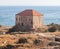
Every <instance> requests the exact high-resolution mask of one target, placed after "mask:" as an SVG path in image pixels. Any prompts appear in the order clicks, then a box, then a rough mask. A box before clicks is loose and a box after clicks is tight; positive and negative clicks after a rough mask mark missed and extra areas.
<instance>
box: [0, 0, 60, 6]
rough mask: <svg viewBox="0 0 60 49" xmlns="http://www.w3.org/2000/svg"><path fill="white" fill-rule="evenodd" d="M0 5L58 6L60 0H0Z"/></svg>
mask: <svg viewBox="0 0 60 49" xmlns="http://www.w3.org/2000/svg"><path fill="white" fill-rule="evenodd" d="M0 6H60V0H0Z"/></svg>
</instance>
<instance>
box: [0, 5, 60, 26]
mask: <svg viewBox="0 0 60 49" xmlns="http://www.w3.org/2000/svg"><path fill="white" fill-rule="evenodd" d="M25 9H34V10H37V11H39V12H40V13H42V14H43V15H44V24H45V25H47V24H50V23H56V24H60V6H0V25H5V26H14V25H15V14H17V13H19V12H21V11H23V10H25Z"/></svg>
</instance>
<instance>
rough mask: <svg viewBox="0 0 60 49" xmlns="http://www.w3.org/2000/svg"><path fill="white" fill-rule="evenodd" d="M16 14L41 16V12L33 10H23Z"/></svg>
mask: <svg viewBox="0 0 60 49" xmlns="http://www.w3.org/2000/svg"><path fill="white" fill-rule="evenodd" d="M16 15H20V16H43V15H42V14H41V13H39V12H37V11H35V10H30V9H29V10H24V11H22V12H20V13H18V14H16Z"/></svg>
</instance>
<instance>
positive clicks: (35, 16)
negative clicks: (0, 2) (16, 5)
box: [16, 9, 43, 29]
mask: <svg viewBox="0 0 60 49" xmlns="http://www.w3.org/2000/svg"><path fill="white" fill-rule="evenodd" d="M17 24H19V25H21V27H29V28H33V29H37V28H41V27H43V15H42V14H41V13H39V12H37V11H36V10H32V9H27V10H24V11H22V12H20V13H18V14H16V25H17Z"/></svg>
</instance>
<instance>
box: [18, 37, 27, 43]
mask: <svg viewBox="0 0 60 49" xmlns="http://www.w3.org/2000/svg"><path fill="white" fill-rule="evenodd" d="M27 42H28V41H27V39H26V38H20V39H19V41H18V42H17V43H23V44H24V43H27Z"/></svg>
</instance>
